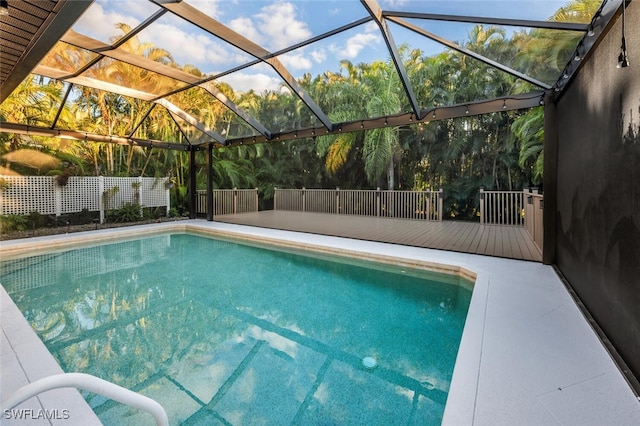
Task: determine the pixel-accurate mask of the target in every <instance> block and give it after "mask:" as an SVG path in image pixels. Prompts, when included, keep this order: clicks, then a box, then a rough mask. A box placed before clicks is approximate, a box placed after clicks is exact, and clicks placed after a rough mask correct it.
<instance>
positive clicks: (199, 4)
mask: <svg viewBox="0 0 640 426" xmlns="http://www.w3.org/2000/svg"><path fill="white" fill-rule="evenodd" d="M186 2H187V3H189V4H190V5H191V6H193V7H195V8H196V9H199V10H200V11H201V12H203V13H205V14H207V15H209V16H210V17H212V18H213V19H216V20H217V19H219V18H220V10H219V7H218V4H219V3H220V1H219V0H186Z"/></svg>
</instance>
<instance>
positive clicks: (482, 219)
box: [480, 187, 484, 225]
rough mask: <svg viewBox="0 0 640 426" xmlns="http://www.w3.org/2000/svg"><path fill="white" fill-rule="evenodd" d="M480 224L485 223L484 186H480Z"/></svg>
mask: <svg viewBox="0 0 640 426" xmlns="http://www.w3.org/2000/svg"><path fill="white" fill-rule="evenodd" d="M480 225H484V188H483V187H480Z"/></svg>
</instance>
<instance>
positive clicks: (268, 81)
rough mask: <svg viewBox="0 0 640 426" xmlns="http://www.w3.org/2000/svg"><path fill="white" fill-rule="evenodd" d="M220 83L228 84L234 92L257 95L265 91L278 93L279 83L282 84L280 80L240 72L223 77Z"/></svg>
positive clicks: (258, 74)
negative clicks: (254, 93)
mask: <svg viewBox="0 0 640 426" xmlns="http://www.w3.org/2000/svg"><path fill="white" fill-rule="evenodd" d="M220 81H223V82H225V83H227V84H229V85H230V86H231V87H232V88H233V90H234V91H236V92H248V91H250V90H254V91H255V92H257V93H262V92H263V91H265V90H270V91H279V90H280V83H282V80H280V79H278V78H275V77H270V76H268V75H266V74H261V73H257V74H247V73H242V72H234V73H233V74H229V75H225V76H224V77H222V78H221V79H220Z"/></svg>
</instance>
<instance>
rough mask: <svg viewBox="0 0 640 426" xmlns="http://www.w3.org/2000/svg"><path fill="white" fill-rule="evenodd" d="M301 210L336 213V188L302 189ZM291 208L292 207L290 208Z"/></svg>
mask: <svg viewBox="0 0 640 426" xmlns="http://www.w3.org/2000/svg"><path fill="white" fill-rule="evenodd" d="M302 196H303V201H304V202H303V203H302V207H303V208H302V210H296V211H303V212H315V213H338V209H339V207H338V203H339V190H338V189H304V188H303V189H302ZM292 210H293V209H292Z"/></svg>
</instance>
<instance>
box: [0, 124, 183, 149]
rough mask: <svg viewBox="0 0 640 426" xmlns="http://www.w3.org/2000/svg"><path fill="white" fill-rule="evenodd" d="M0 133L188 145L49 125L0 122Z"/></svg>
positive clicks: (155, 145)
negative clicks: (57, 127) (56, 127)
mask: <svg viewBox="0 0 640 426" xmlns="http://www.w3.org/2000/svg"><path fill="white" fill-rule="evenodd" d="M0 133H16V134H19V135H33V136H46V137H54V138H60V139H69V140H75V141H91V142H106V143H114V144H118V145H133V146H144V147H151V148H163V149H175V150H177V151H188V150H189V145H184V144H179V143H173V142H164V141H159V140H154V139H141V138H131V137H123V136H114V135H107V136H106V135H99V134H96V133H89V132H82V131H79V130H67V129H51V128H49V127H38V126H27V125H26V124H18V123H9V122H6V121H2V122H0Z"/></svg>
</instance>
